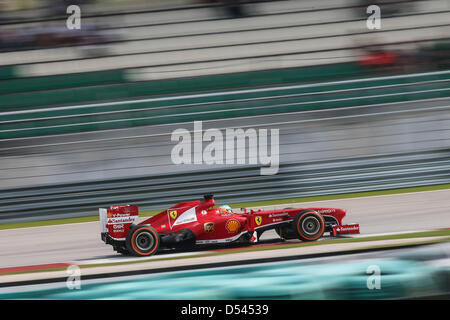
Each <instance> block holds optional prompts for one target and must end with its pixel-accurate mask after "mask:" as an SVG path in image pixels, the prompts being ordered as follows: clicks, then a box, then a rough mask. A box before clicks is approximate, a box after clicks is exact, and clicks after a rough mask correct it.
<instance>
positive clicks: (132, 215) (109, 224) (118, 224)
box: [99, 205, 139, 240]
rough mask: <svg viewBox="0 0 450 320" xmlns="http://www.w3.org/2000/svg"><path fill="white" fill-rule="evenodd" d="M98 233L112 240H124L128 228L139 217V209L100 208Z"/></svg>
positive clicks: (130, 207)
mask: <svg viewBox="0 0 450 320" xmlns="http://www.w3.org/2000/svg"><path fill="white" fill-rule="evenodd" d="M99 216H100V232H101V233H102V234H105V233H106V234H108V235H109V236H110V237H111V238H112V239H114V240H125V238H126V236H127V234H128V231H129V230H130V226H131V225H132V224H133V223H135V222H136V220H137V218H138V217H139V209H138V207H137V206H132V205H118V206H111V208H109V209H105V208H100V209H99Z"/></svg>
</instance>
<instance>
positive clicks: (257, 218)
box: [255, 216, 262, 226]
mask: <svg viewBox="0 0 450 320" xmlns="http://www.w3.org/2000/svg"><path fill="white" fill-rule="evenodd" d="M255 222H256V224H257V225H258V226H259V225H261V223H262V217H261V216H257V217H255Z"/></svg>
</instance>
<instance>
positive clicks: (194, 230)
mask: <svg viewBox="0 0 450 320" xmlns="http://www.w3.org/2000/svg"><path fill="white" fill-rule="evenodd" d="M214 205H215V202H214V199H213V196H212V195H205V196H204V200H202V201H188V202H181V203H178V204H177V205H175V206H173V207H171V208H170V209H167V210H164V211H162V212H160V213H159V214H157V215H155V216H153V217H150V218H148V219H146V220H145V221H142V222H141V223H139V224H135V222H136V219H137V218H138V207H137V206H131V205H118V206H112V207H111V208H109V209H100V210H99V211H100V223H101V238H102V240H103V241H104V242H105V243H106V244H111V245H112V246H113V248H114V250H115V251H117V252H119V253H122V254H131V255H136V256H150V255H152V254H155V253H156V252H157V251H158V249H160V248H183V247H187V246H193V245H201V244H219V243H232V242H245V243H248V244H251V243H255V242H257V241H258V238H259V236H260V235H261V234H262V233H263V232H264V231H266V230H269V229H274V230H275V231H276V232H277V234H278V235H279V236H280V237H281V238H282V239H300V240H303V241H315V240H317V239H319V238H320V237H322V235H323V234H324V233H325V232H330V234H331V235H333V236H337V235H338V234H344V233H359V225H358V224H350V225H343V224H342V219H343V218H344V216H345V214H346V212H345V210H343V209H335V208H307V209H305V208H298V209H292V208H289V209H283V210H268V211H262V210H256V211H255V210H248V209H243V211H241V212H239V213H238V212H232V211H231V208H229V207H228V208H229V209H222V208H213V207H214Z"/></svg>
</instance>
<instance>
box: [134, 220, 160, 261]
mask: <svg viewBox="0 0 450 320" xmlns="http://www.w3.org/2000/svg"><path fill="white" fill-rule="evenodd" d="M159 244H160V239H159V234H158V232H157V231H156V230H155V229H154V228H152V227H149V226H146V225H142V226H135V227H134V228H131V229H130V232H128V234H127V238H126V247H127V250H128V252H129V253H130V254H132V255H134V256H151V255H152V254H155V253H156V252H157V251H158V248H159Z"/></svg>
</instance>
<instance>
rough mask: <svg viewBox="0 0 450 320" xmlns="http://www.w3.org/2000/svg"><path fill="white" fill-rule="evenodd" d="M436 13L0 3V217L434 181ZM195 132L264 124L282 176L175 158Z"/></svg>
mask: <svg viewBox="0 0 450 320" xmlns="http://www.w3.org/2000/svg"><path fill="white" fill-rule="evenodd" d="M371 4H376V5H378V6H379V7H380V8H381V29H378V30H369V29H368V27H367V23H366V22H367V19H368V17H369V16H370V14H367V12H366V9H367V6H368V5H371ZM69 5H78V6H80V8H81V29H79V30H77V29H74V30H70V29H68V28H67V26H66V21H67V19H68V17H69V16H70V14H67V13H66V9H67V7H68V6H69ZM449 18H450V2H449V1H448V0H426V1H388V0H386V1H364V0H362V1H360V0H335V1H328V0H327V1H325V0H284V1H256V0H253V1H239V0H234V1H232V0H230V1H226V0H224V1H191V0H164V1H163V0H148V1H131V0H130V1H126V0H97V1H89V0H84V1H81V0H52V1H50V0H49V1H44V0H1V1H0V139H1V140H0V181H1V186H0V188H1V190H0V221H1V222H13V221H29V220H39V219H47V218H62V217H73V216H81V215H95V214H96V212H97V211H96V210H97V208H98V207H102V206H109V205H112V204H120V203H133V204H138V205H140V206H141V207H142V208H144V209H155V208H158V209H159V208H164V207H165V206H166V205H168V204H174V203H176V202H178V201H180V200H186V199H197V198H199V197H201V195H203V194H204V193H208V192H214V193H215V194H216V198H217V199H218V201H223V202H225V201H228V202H242V201H250V200H264V199H278V198H288V197H300V196H311V195H322V194H337V193H348V192H356V191H368V190H379V189H390V188H400V187H409V186H421V185H434V184H444V183H449V182H450V170H449V169H450V166H449V161H450V150H449V147H450V112H449V108H450V106H449V100H450V98H449V96H450V92H449V90H450V86H449V81H450V70H449V64H450V59H449V58H450V41H449V39H448V35H449V34H450V26H449V22H450V19H449ZM261 88H264V90H258V89H261ZM194 120H202V121H203V127H204V129H208V128H231V127H241V128H279V129H280V170H279V173H278V174H277V175H273V176H261V175H260V174H259V173H260V170H259V169H260V168H259V166H255V165H240V166H238V165H234V166H219V165H215V166H208V165H175V164H173V163H172V161H171V158H170V154H171V150H172V148H173V146H174V145H175V144H176V143H175V142H172V141H171V139H170V137H171V133H172V132H173V131H174V130H175V129H178V128H185V129H188V130H192V129H193V121H194Z"/></svg>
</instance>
